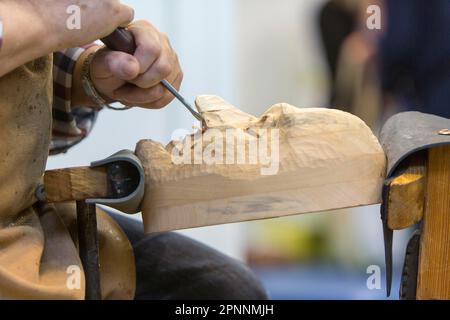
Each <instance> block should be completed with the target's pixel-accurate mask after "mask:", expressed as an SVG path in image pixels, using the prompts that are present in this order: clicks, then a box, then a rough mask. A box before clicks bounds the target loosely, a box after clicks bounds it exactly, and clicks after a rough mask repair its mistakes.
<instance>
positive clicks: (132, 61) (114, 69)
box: [92, 50, 140, 81]
mask: <svg viewBox="0 0 450 320" xmlns="http://www.w3.org/2000/svg"><path fill="white" fill-rule="evenodd" d="M139 69H140V67H139V62H138V61H137V59H136V58H135V57H133V56H132V55H129V54H127V53H124V52H119V51H109V50H105V51H103V52H101V53H100V54H99V55H98V57H96V59H94V61H93V62H92V73H93V75H94V77H96V78H111V77H114V78H117V79H120V80H124V81H130V80H133V79H135V78H136V77H137V76H139Z"/></svg>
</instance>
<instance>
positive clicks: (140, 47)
mask: <svg viewBox="0 0 450 320" xmlns="http://www.w3.org/2000/svg"><path fill="white" fill-rule="evenodd" d="M129 30H130V31H131V33H132V34H133V36H134V39H135V41H136V52H135V53H134V57H135V58H136V59H137V60H138V61H139V67H140V69H139V74H143V73H145V72H146V71H147V70H148V69H149V68H150V67H151V66H152V65H153V64H154V63H155V62H156V61H157V60H158V59H159V57H160V55H161V51H162V46H161V39H160V37H159V31H158V30H156V28H155V27H153V25H152V24H151V23H150V22H148V21H137V22H135V23H133V24H132V25H131V26H130V27H129Z"/></svg>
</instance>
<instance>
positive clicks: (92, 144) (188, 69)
mask: <svg viewBox="0 0 450 320" xmlns="http://www.w3.org/2000/svg"><path fill="white" fill-rule="evenodd" d="M124 2H126V3H128V4H130V5H131V6H133V7H134V8H135V9H136V16H137V18H139V19H148V20H150V21H152V22H153V23H154V24H155V25H157V26H158V27H159V28H160V29H161V30H163V31H164V32H166V33H167V34H168V35H169V37H170V39H171V42H172V45H173V47H174V48H176V50H177V51H178V53H179V56H180V59H181V62H182V65H183V67H184V73H185V80H184V84H183V88H182V93H183V94H184V95H185V96H186V97H187V98H189V99H191V100H193V99H194V98H195V96H196V95H199V94H215V95H220V96H222V97H223V98H225V99H226V100H228V101H229V102H231V103H233V104H234V105H236V106H239V107H240V108H241V109H242V110H244V111H245V112H248V113H251V114H254V115H260V114H261V113H263V112H264V111H265V110H267V109H268V107H270V106H271V105H273V104H275V103H278V102H288V103H290V104H292V105H295V106H297V107H334V108H339V109H342V110H345V111H349V112H352V113H354V114H356V115H358V116H359V117H361V118H362V119H363V120H365V121H366V123H367V124H368V125H369V126H370V127H371V128H372V129H373V130H374V133H375V134H377V133H378V130H379V128H380V125H381V124H382V123H383V121H384V120H385V119H386V118H387V117H388V116H389V115H391V114H393V113H395V112H398V111H400V110H408V109H411V108H414V107H415V106H417V108H419V107H423V106H424V105H425V106H433V105H440V107H437V108H438V109H439V108H441V109H442V110H444V109H450V108H449V107H448V104H443V105H442V104H439V103H438V102H439V101H441V102H442V99H443V98H444V93H442V92H440V93H437V95H438V97H440V98H442V99H441V100H439V99H438V100H437V101H434V100H433V101H434V104H433V101H432V99H431V98H429V99H428V97H430V96H432V97H436V94H435V93H433V94H432V93H430V92H428V91H426V90H427V89H423V90H422V89H421V88H420V87H415V84H416V83H420V81H419V82H417V81H416V80H417V79H415V78H414V77H417V75H418V74H420V71H421V70H422V71H423V69H424V68H422V67H423V66H428V67H429V66H430V65H432V63H431V62H430V61H431V60H432V59H431V58H430V57H431V56H428V55H427V52H424V51H423V50H421V49H422V47H423V46H425V44H423V43H421V44H420V47H419V48H416V47H415V46H417V37H419V34H420V36H422V37H423V38H424V39H429V37H428V35H427V34H426V33H424V34H421V33H420V32H418V31H420V30H421V29H420V28H419V29H420V30H419V29H417V28H418V27H417V23H419V22H418V21H419V20H418V19H419V18H420V17H419V16H420V15H418V12H421V11H420V10H422V9H423V8H422V9H421V8H420V5H423V3H428V6H427V9H426V10H425V12H428V13H430V12H431V13H430V14H434V13H435V12H440V15H439V16H438V17H437V16H432V17H431V18H430V17H428V16H427V19H431V20H429V21H428V22H430V21H431V22H432V23H431V24H428V26H429V28H427V30H428V29H431V30H428V31H429V32H432V34H433V35H434V36H433V37H432V39H433V41H435V42H434V43H432V42H430V41H431V40H427V43H426V46H431V48H430V49H437V48H441V47H439V45H437V44H436V43H437V42H439V41H442V40H445V39H446V38H448V36H449V35H450V32H448V31H450V30H449V29H448V28H447V29H445V28H446V25H445V24H443V25H441V26H438V25H437V24H438V21H440V20H439V19H444V20H445V19H446V18H447V16H446V15H445V14H448V9H445V10H440V7H439V5H442V4H445V1H443V2H442V1H439V0H436V1H434V0H433V1H419V0H417V1H416V0H408V1H405V0H394V1H392V0H391V1H389V0H387V1H384V2H382V1H376V0H374V1H369V2H366V1H361V0H331V1H327V0H283V1H277V0H245V1H241V0H214V1H210V0H127V1H124ZM420 2H422V4H420V5H419V3H420ZM374 4H375V5H377V6H378V8H380V9H381V11H380V13H381V17H382V19H381V30H380V29H378V28H376V27H375V28H374V29H373V28H369V27H368V24H367V21H368V19H369V18H370V17H371V16H372V14H373V13H374V12H373V11H370V12H368V8H369V5H374ZM416 5H419V7H417V6H416ZM429 7H434V9H429ZM447 7H450V6H448V5H447ZM372 8H373V7H372ZM402 10H403V11H402ZM433 10H434V11H433ZM422 11H423V10H422ZM399 12H400V13H399ZM442 12H444V13H442ZM375 13H376V11H375ZM398 14H400V15H401V16H402V17H403V18H400V17H399V16H396V15H398ZM389 17H391V18H392V17H397V19H388V18H389ZM388 20H389V21H388ZM394 21H395V23H394ZM447 21H449V19H447ZM375 22H376V21H375ZM408 23H409V24H408ZM433 23H434V24H433ZM371 25H372V26H374V24H373V21H372V24H371ZM398 25H400V27H399V26H398ZM375 26H376V23H375ZM401 26H403V27H401ZM402 28H403V29H402ZM408 28H409V29H408ZM442 28H444V31H446V32H442V34H440V33H439V32H440V30H441V29H442ZM402 32H404V33H402ZM396 33H397V34H396ZM411 34H413V37H412V38H410V37H408V35H411ZM447 40H448V39H447ZM408 41H409V42H408ZM447 42H448V43H450V41H447ZM411 43H412V44H411ZM419 49H420V50H419ZM436 52H438V55H441V56H443V57H448V55H446V54H447V52H446V51H445V50H444V49H442V50H440V49H439V50H435V53H436ZM405 56H406V57H407V58H405ZM421 57H424V58H423V59H422V60H421ZM419 58H420V59H419ZM449 61H450V59H449ZM421 63H422V64H421ZM447 65H448V63H447ZM430 68H431V67H430ZM425 69H426V68H425ZM431 69H432V68H431ZM447 69H448V70H450V68H447ZM447 69H446V70H447ZM425 74H426V72H425ZM423 79H426V77H424V78H422V83H423V82H426V81H425V80H423ZM440 79H441V80H442V81H446V80H445V79H447V77H446V74H444V75H443V76H442V77H441V78H440ZM436 87H438V86H436ZM442 88H445V86H443V87H442ZM441 91H442V90H441ZM447 91H449V90H447ZM418 92H419V93H420V95H417V96H416V95H414V93H418ZM439 95H440V96H439ZM420 99H422V100H420ZM427 99H428V100H427ZM436 99H437V98H435V100H436ZM424 101H425V102H424ZM422 102H423V103H422ZM430 108H431V107H430ZM438 109H435V110H431V111H433V112H436V113H438V112H439V110H438ZM421 111H424V110H421ZM193 124H195V122H194V121H193V118H192V117H191V115H190V114H189V113H188V112H186V111H185V109H184V108H183V107H182V106H181V105H180V104H179V103H177V102H176V101H175V102H173V103H172V104H171V105H170V106H169V107H167V108H165V109H164V110H157V111H149V110H142V109H133V110H129V111H126V112H114V111H110V110H104V111H102V113H101V114H100V116H99V119H98V121H97V124H96V127H95V128H94V130H93V132H92V134H91V135H90V137H89V138H88V139H86V140H85V141H84V142H83V143H81V144H80V145H78V146H76V147H75V148H73V149H71V150H70V152H69V153H67V154H65V155H62V156H57V157H53V158H51V159H50V161H49V164H48V167H49V169H51V168H60V167H69V166H78V165H86V164H88V163H89V162H91V161H94V160H98V159H103V158H105V157H106V156H109V155H110V154H112V153H114V152H116V151H118V150H120V149H132V150H134V147H135V144H136V143H137V142H138V141H139V140H140V139H148V138H151V139H153V140H158V141H161V142H164V143H166V142H168V141H170V140H171V138H172V133H173V132H175V131H176V130H177V129H186V130H188V131H189V130H191V128H192V125H193ZM183 233H184V234H186V235H189V236H191V237H193V238H196V239H198V240H200V241H202V242H204V243H207V244H208V245H210V246H213V247H215V248H217V249H219V250H221V251H222V252H225V253H226V254H228V255H231V256H234V257H236V258H237V259H240V260H242V261H245V262H247V263H248V264H249V265H250V266H251V268H252V269H253V270H254V271H255V272H256V274H257V276H258V277H259V278H260V279H261V281H262V282H263V283H264V285H265V286H266V288H267V290H268V291H269V294H270V296H271V297H272V298H273V299H385V291H386V288H385V285H384V276H385V272H384V250H383V237H382V228H381V221H380V214H379V206H371V207H364V208H356V209H349V210H341V211H339V212H330V213H321V214H312V215H302V216H297V217H289V218H279V219H274V220H267V221H255V222H248V223H240V224H232V225H224V226H216V227H208V228H200V229H195V230H187V231H183ZM408 234H409V231H408V230H406V231H402V232H396V234H395V241H394V244H395V247H394V285H393V291H392V292H393V294H392V298H394V299H396V298H398V288H399V279H400V273H401V265H402V263H403V256H404V251H405V246H406V241H407V239H408ZM180 259H182V257H180ZM371 265H376V266H379V267H380V268H381V271H382V273H381V275H382V282H381V284H382V285H381V288H380V289H375V290H369V289H368V288H367V285H366V281H367V278H368V277H369V276H370V274H367V268H368V267H369V266H371Z"/></svg>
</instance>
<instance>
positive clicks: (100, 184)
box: [44, 167, 108, 203]
mask: <svg viewBox="0 0 450 320" xmlns="http://www.w3.org/2000/svg"><path fill="white" fill-rule="evenodd" d="M44 185H45V195H46V201H47V202H51V203H58V202H66V201H71V200H75V201H78V200H86V199H96V198H107V197H108V184H107V173H106V167H98V168H90V167H78V168H68V169H56V170H50V171H46V172H45V175H44Z"/></svg>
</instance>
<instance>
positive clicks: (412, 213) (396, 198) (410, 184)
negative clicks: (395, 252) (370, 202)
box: [388, 153, 427, 230]
mask: <svg viewBox="0 0 450 320" xmlns="http://www.w3.org/2000/svg"><path fill="white" fill-rule="evenodd" d="M426 156H427V155H426V153H425V154H424V153H418V154H416V155H413V156H411V157H410V158H409V159H408V160H405V161H406V163H404V165H403V168H400V170H397V171H398V173H397V174H396V175H395V176H394V177H393V179H392V182H391V184H390V189H389V198H388V199H389V204H388V208H389V210H388V226H389V228H390V229H391V230H402V229H406V228H409V227H410V226H412V225H414V224H416V223H417V222H419V221H420V220H422V217H423V210H424V202H425V189H426Z"/></svg>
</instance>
